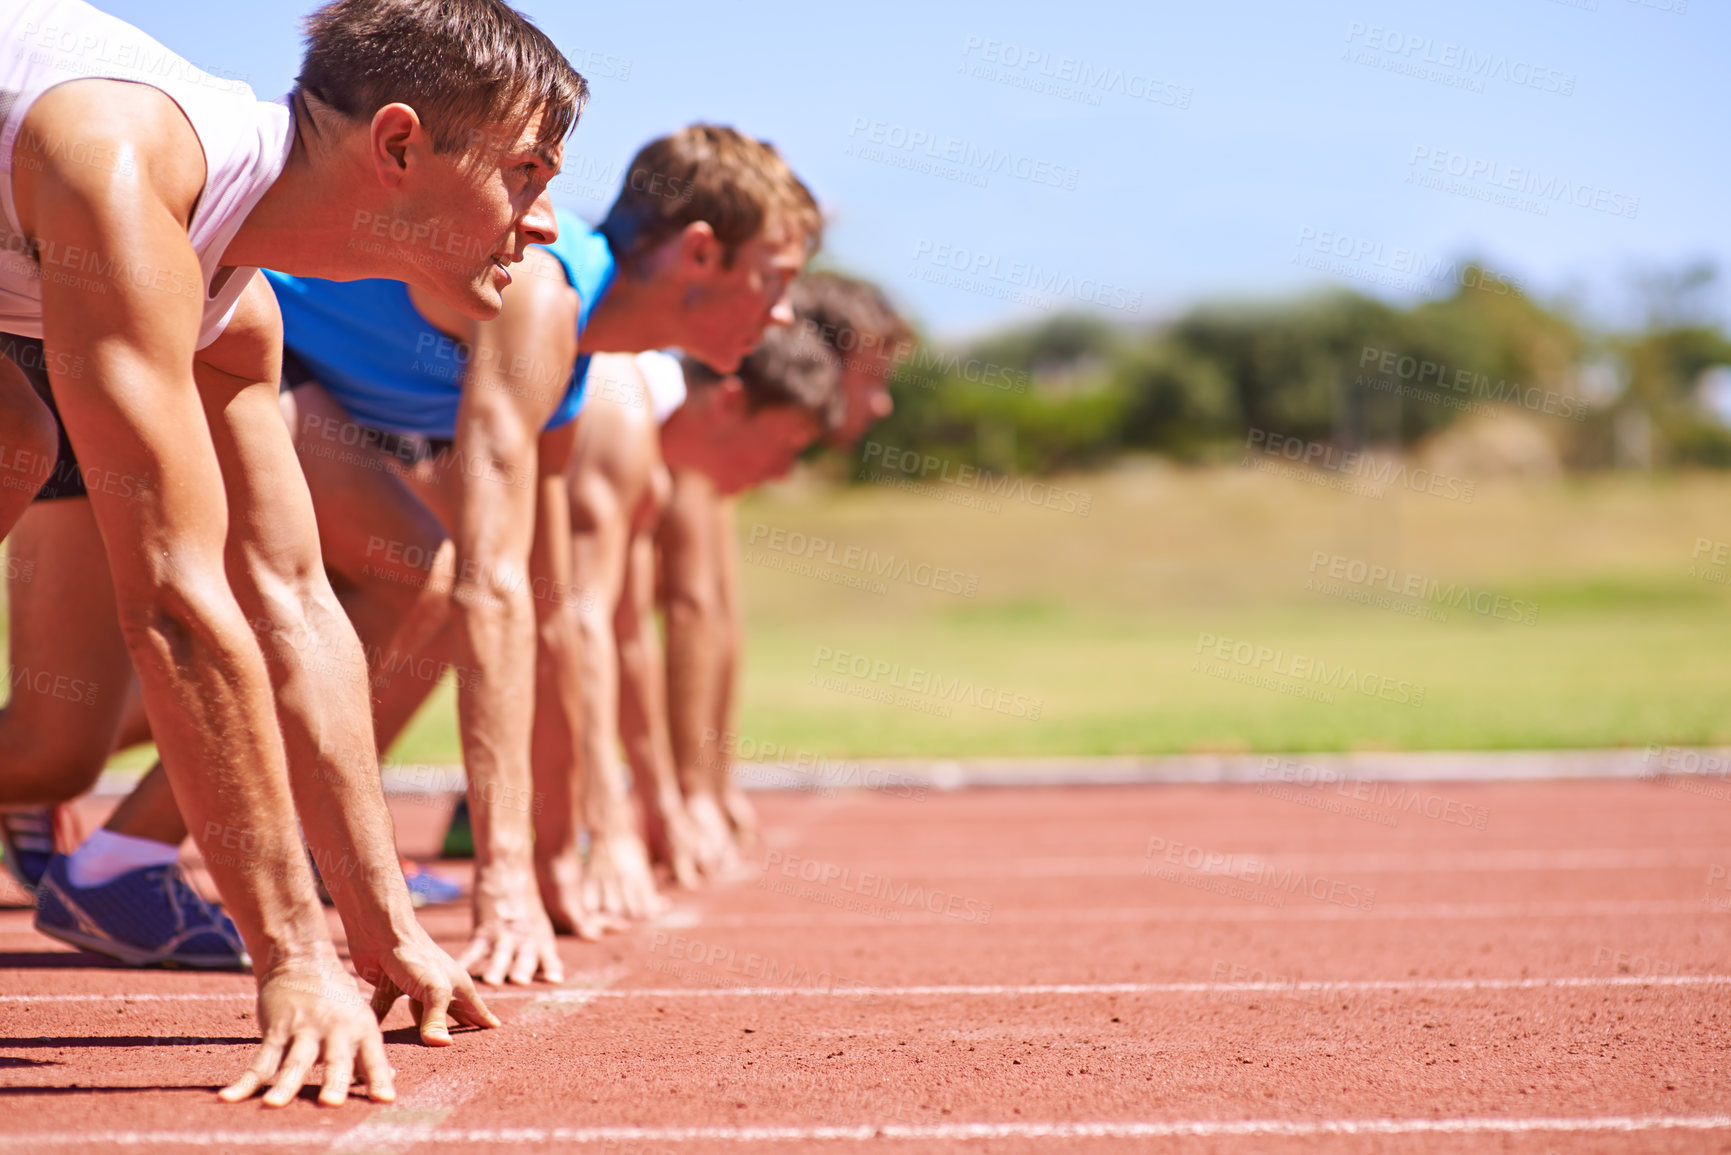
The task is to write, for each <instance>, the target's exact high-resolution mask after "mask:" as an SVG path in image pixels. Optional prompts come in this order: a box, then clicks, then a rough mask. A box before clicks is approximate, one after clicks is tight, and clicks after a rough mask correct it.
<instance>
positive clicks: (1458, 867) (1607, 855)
mask: <svg viewBox="0 0 1731 1155" xmlns="http://www.w3.org/2000/svg"><path fill="white" fill-rule="evenodd" d="M784 853H785V852H784ZM1225 857H1226V858H1227V859H1228V860H1229V861H1232V862H1243V861H1246V860H1255V861H1257V862H1260V863H1263V864H1266V865H1268V866H1271V867H1283V866H1284V867H1293V868H1303V869H1306V870H1366V871H1383V872H1387V873H1391V874H1400V873H1415V872H1430V871H1459V872H1462V873H1503V872H1516V871H1547V870H1554V871H1592V870H1675V869H1682V868H1686V867H1697V866H1711V865H1712V864H1714V863H1716V862H1718V861H1719V860H1721V859H1722V858H1724V857H1725V853H1724V851H1723V850H1713V849H1711V848H1702V849H1698V850H1677V849H1672V848H1665V849H1646V850H1640V849H1636V850H1492V851H1417V852H1405V853H1393V854H1388V853H1364V854H1311V853H1305V852H1302V851H1297V852H1294V851H1283V850H1239V851H1231V852H1227V853H1226V855H1225ZM778 861H779V860H778ZM1150 863H1153V864H1155V865H1170V866H1184V865H1186V864H1184V863H1181V862H1170V863H1168V862H1166V860H1165V859H1164V858H1163V857H1162V856H1161V855H1152V856H1150V855H1139V856H1134V857H1132V856H1116V857H1112V856H1106V855H1098V856H1090V857H1080V858H1076V857H1072V858H1022V859H1012V860H1009V861H1004V862H997V861H990V862H986V863H984V864H982V863H981V862H979V861H978V860H976V859H940V860H929V859H928V860H923V861H914V860H906V861H904V860H901V859H884V860H877V859H861V860H860V861H859V862H858V863H855V864H853V865H857V866H859V867H862V868H869V869H870V870H871V871H873V872H874V873H883V874H894V875H897V876H898V877H899V876H901V875H904V874H905V875H918V876H923V877H927V878H1117V877H1122V876H1125V875H1133V874H1141V873H1144V868H1145V867H1147V866H1148V865H1149V864H1150ZM1188 869H1192V870H1198V871H1199V872H1200V873H1213V872H1210V871H1207V870H1205V869H1203V868H1199V867H1188ZM770 873H772V872H770Z"/></svg>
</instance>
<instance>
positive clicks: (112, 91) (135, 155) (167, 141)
mask: <svg viewBox="0 0 1731 1155" xmlns="http://www.w3.org/2000/svg"><path fill="white" fill-rule="evenodd" d="M14 150H15V151H14V161H13V167H14V171H24V172H30V173H34V174H36V175H37V176H38V178H39V179H46V180H48V181H51V182H52V186H53V190H54V192H55V193H58V194H61V195H65V194H68V193H70V194H72V195H77V196H81V197H83V198H84V199H86V200H88V201H91V202H101V201H104V200H111V201H113V202H115V203H116V204H117V205H118V206H120V207H130V206H133V205H136V203H137V201H138V199H139V197H140V194H141V193H143V192H147V191H148V192H154V193H155V194H156V196H157V198H158V199H160V200H161V202H162V203H163V204H164V205H165V206H166V207H167V208H168V209H169V210H170V211H171V212H173V213H174V214H175V215H176V216H177V217H179V218H181V219H182V220H190V218H191V216H192V210H193V206H194V205H195V204H196V203H197V201H198V197H199V194H200V193H201V192H202V191H203V189H204V183H205V173H206V168H205V157H204V148H203V146H202V145H201V144H200V143H199V138H198V134H197V133H196V132H195V131H193V127H192V124H191V123H190V122H189V121H188V120H187V119H186V114H185V113H183V112H182V111H181V109H180V106H179V105H178V104H176V103H175V102H174V100H173V99H172V98H171V97H170V96H169V95H168V94H167V93H165V92H163V91H162V90H161V89H157V88H152V87H150V86H149V85H146V84H133V83H129V82H127V81H121V80H101V79H84V80H75V81H69V82H68V83H66V84H61V85H57V86H55V87H54V88H51V89H49V90H48V91H47V92H45V93H43V94H42V96H41V97H39V98H38V99H37V101H36V103H35V104H33V105H32V106H31V108H30V111H29V112H28V113H27V114H26V115H25V117H24V121H23V123H22V124H21V125H20V127H19V133H18V137H17V142H16V144H15V146H14ZM15 186H16V181H15ZM42 191H47V190H46V189H44V190H42Z"/></svg>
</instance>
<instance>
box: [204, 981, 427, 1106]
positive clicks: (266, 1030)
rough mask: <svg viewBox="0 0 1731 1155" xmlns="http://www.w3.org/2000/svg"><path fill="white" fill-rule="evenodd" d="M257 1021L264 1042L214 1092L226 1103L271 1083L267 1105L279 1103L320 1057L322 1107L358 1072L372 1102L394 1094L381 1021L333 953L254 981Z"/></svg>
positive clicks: (345, 1090)
mask: <svg viewBox="0 0 1731 1155" xmlns="http://www.w3.org/2000/svg"><path fill="white" fill-rule="evenodd" d="M258 1023H259V1030H260V1031H261V1032H262V1033H263V1035H264V1042H263V1044H262V1045H260V1047H259V1049H258V1052H257V1053H256V1054H255V1055H254V1056H253V1060H252V1064H251V1066H249V1067H247V1069H246V1071H245V1073H243V1074H242V1075H241V1077H240V1078H238V1079H236V1080H235V1081H234V1082H233V1083H230V1084H229V1085H228V1086H226V1087H224V1088H223V1089H222V1090H221V1091H218V1092H217V1095H218V1096H219V1097H220V1098H222V1099H224V1100H225V1101H227V1102H230V1103H238V1102H240V1101H241V1100H243V1099H247V1098H250V1097H251V1096H252V1095H253V1093H254V1092H256V1091H257V1090H258V1089H259V1088H260V1087H262V1086H264V1085H265V1084H266V1083H269V1084H270V1090H269V1091H267V1092H265V1096H264V1102H265V1106H267V1107H281V1106H284V1105H285V1104H287V1103H288V1102H289V1101H290V1100H292V1099H293V1098H294V1097H295V1096H296V1095H298V1094H299V1093H300V1089H301V1087H302V1086H304V1085H305V1084H306V1083H307V1076H308V1075H310V1074H311V1073H312V1069H313V1064H315V1063H318V1062H320V1061H321V1060H322V1061H323V1062H324V1065H325V1074H324V1081H323V1086H322V1088H321V1089H320V1091H319V1102H320V1103H321V1104H323V1105H324V1106H327V1107H336V1106H340V1105H341V1104H342V1103H343V1101H344V1100H345V1099H347V1098H348V1094H349V1084H350V1082H352V1081H353V1076H355V1075H356V1074H359V1076H360V1081H361V1083H363V1084H364V1085H365V1086H366V1093H367V1096H368V1097H369V1098H371V1099H373V1100H374V1101H376V1102H380V1103H388V1102H390V1101H391V1100H392V1099H395V1098H396V1097H397V1093H396V1090H395V1088H394V1087H393V1085H392V1076H393V1072H392V1071H391V1065H390V1063H388V1062H386V1060H385V1042H384V1039H383V1037H381V1036H380V1034H379V1024H378V1022H377V1020H375V1019H374V1018H373V1016H372V1014H371V1013H369V1011H368V1010H367V1002H366V1000H365V999H363V998H362V997H361V994H360V992H359V991H358V990H356V989H355V980H354V979H353V978H351V977H350V976H349V973H348V972H347V971H346V970H344V969H343V968H342V965H341V964H340V963H338V962H337V960H336V957H335V952H332V957H331V958H330V959H329V960H327V961H325V962H323V963H322V964H320V963H308V964H304V965H293V964H289V965H283V966H281V967H278V968H273V969H272V970H271V971H270V972H269V973H267V974H266V975H265V976H264V977H263V978H262V979H261V980H260V981H259V988H258Z"/></svg>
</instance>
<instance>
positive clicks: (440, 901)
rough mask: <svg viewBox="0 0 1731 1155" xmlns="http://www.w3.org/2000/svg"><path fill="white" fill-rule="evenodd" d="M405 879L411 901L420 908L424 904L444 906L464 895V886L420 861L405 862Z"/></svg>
mask: <svg viewBox="0 0 1731 1155" xmlns="http://www.w3.org/2000/svg"><path fill="white" fill-rule="evenodd" d="M403 880H404V881H405V882H407V883H408V884H409V901H410V902H412V903H414V904H415V908H416V909H417V910H418V909H420V908H421V907H423V906H443V905H444V904H445V903H447V902H456V901H457V900H458V899H459V898H462V897H463V888H462V887H461V886H458V885H457V884H456V883H454V882H452V881H451V880H450V879H448V878H440V877H439V876H438V875H436V874H434V873H433V872H432V871H430V870H428V869H427V868H426V867H424V866H421V865H420V864H418V863H414V862H408V863H404V864H403Z"/></svg>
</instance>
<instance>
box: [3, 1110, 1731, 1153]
mask: <svg viewBox="0 0 1731 1155" xmlns="http://www.w3.org/2000/svg"><path fill="white" fill-rule="evenodd" d="M1727 1129H1731V1115H1598V1116H1595V1115H1588V1116H1578V1117H1572V1118H1571V1117H1555V1118H1526V1119H1522V1118H1502V1117H1496V1116H1466V1117H1461V1118H1453V1119H1318V1120H1294V1119H1196V1120H1172V1121H1170V1122H1146V1123H1137V1122H1117V1123H1114V1122H1100V1123H934V1124H909V1123H883V1124H873V1123H863V1124H857V1125H838V1126H827V1127H826V1126H818V1127H431V1128H414V1127H407V1128H392V1127H388V1126H387V1127H380V1128H379V1129H378V1130H377V1131H376V1132H374V1133H373V1134H374V1136H375V1137H377V1138H378V1139H381V1140H384V1141H387V1142H389V1141H391V1140H392V1139H393V1138H396V1137H395V1136H393V1135H392V1134H391V1132H392V1131H394V1130H402V1131H403V1132H404V1133H405V1134H404V1136H402V1138H407V1139H412V1140H413V1141H415V1142H417V1143H427V1142H430V1143H463V1144H497V1145H503V1144H507V1143H518V1144H521V1143H564V1144H573V1143H619V1142H662V1143H716V1142H727V1143H766V1142H795V1143H798V1142H811V1141H813V1140H822V1139H829V1140H841V1141H856V1142H858V1141H865V1140H872V1139H905V1140H927V1141H930V1140H943V1139H950V1140H966V1139H1157V1138H1216V1137H1218V1138H1227V1137H1233V1136H1246V1137H1261V1136H1269V1137H1305V1136H1316V1135H1427V1134H1429V1135H1434V1134H1444V1135H1475V1134H1479V1135H1482V1134H1493V1135H1494V1134H1503V1135H1508V1134H1528V1133H1534V1132H1539V1133H1543V1132H1551V1133H1557V1132H1577V1133H1579V1132H1601V1133H1603V1132H1611V1133H1620V1134H1628V1133H1630V1132H1637V1131H1723V1130H1727ZM9 1138H10V1139H12V1140H13V1141H15V1142H17V1143H19V1144H21V1145H24V1146H25V1147H27V1148H30V1149H34V1148H37V1147H69V1146H78V1147H87V1148H94V1147H97V1146H114V1147H151V1146H160V1145H166V1144H175V1145H180V1146H187V1147H295V1146H320V1147H322V1146H325V1145H327V1144H329V1143H330V1141H331V1133H330V1132H329V1131H327V1130H321V1129H315V1128H300V1129H297V1130H276V1131H265V1130H259V1131H38V1132H20V1133H14V1134H13V1135H11V1136H9Z"/></svg>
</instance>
